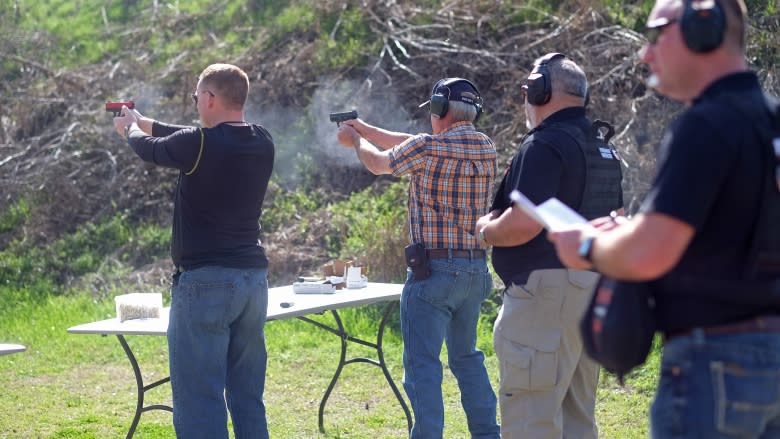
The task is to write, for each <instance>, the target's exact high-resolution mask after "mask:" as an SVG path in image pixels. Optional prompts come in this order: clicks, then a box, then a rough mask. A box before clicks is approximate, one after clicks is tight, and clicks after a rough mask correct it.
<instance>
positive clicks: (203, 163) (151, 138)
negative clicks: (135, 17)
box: [114, 64, 274, 439]
mask: <svg viewBox="0 0 780 439" xmlns="http://www.w3.org/2000/svg"><path fill="white" fill-rule="evenodd" d="M248 93H249V79H248V77H247V75H246V73H244V71H243V70H241V69H240V68H238V67H236V66H233V65H230V64H213V65H210V66H208V67H206V69H205V70H203V72H202V73H201V74H200V77H199V79H198V83H197V87H196V89H195V92H194V93H192V99H193V101H194V103H195V106H196V107H197V110H198V114H199V116H200V120H201V124H202V127H190V126H180V125H172V124H167V123H162V122H159V121H156V120H154V119H151V118H148V117H143V116H141V114H140V113H138V112H137V111H135V110H129V109H127V108H126V107H125V108H123V109H122V113H121V115H120V116H119V117H116V118H114V126H115V127H116V130H117V132H118V133H119V134H120V135H121V136H123V137H126V138H127V141H128V143H129V144H130V146H131V147H132V148H133V150H134V151H135V153H136V154H137V155H138V156H139V157H140V158H141V159H142V160H144V161H146V162H150V163H154V164H156V165H158V166H162V167H166V168H172V169H178V170H179V177H178V183H177V188H176V195H175V201H174V211H173V234H172V241H171V257H172V259H173V263H174V265H175V267H176V272H175V274H174V276H173V285H172V288H171V299H172V302H171V312H170V323H169V325H168V350H169V362H170V376H171V387H172V390H173V424H174V427H175V429H176V435H177V436H178V437H181V438H225V439H227V437H228V431H227V411H226V409H225V407H226V405H227V409H228V410H230V413H231V417H232V421H233V431H234V433H235V437H236V438H267V437H268V427H267V423H266V415H265V405H264V403H263V389H264V385H265V371H266V362H267V356H266V349H265V336H264V332H263V328H264V324H265V317H266V309H267V302H268V282H267V272H268V260H267V259H266V255H265V251H264V249H263V247H262V246H261V244H260V242H259V240H258V238H259V234H260V226H259V224H260V223H259V220H260V214H261V210H262V205H263V199H264V198H265V192H266V189H267V187H268V180H269V179H270V177H271V171H272V169H273V162H274V143H273V140H272V138H271V135H270V134H269V133H268V131H266V129H265V128H263V127H262V126H260V125H256V124H251V123H249V122H246V121H245V120H244V104H245V102H246V99H247V95H248Z"/></svg>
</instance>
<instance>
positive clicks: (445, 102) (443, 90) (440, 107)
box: [430, 78, 482, 122]
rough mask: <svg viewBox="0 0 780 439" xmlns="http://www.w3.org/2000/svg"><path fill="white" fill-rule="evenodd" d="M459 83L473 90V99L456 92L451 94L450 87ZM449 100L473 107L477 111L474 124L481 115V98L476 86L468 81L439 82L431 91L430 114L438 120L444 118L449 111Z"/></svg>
mask: <svg viewBox="0 0 780 439" xmlns="http://www.w3.org/2000/svg"><path fill="white" fill-rule="evenodd" d="M461 82H462V83H466V84H468V85H469V87H470V88H471V89H472V90H473V96H474V97H471V96H468V95H465V94H463V93H462V92H457V91H455V92H454V93H453V91H452V88H453V87H452V86H453V85H455V84H457V83H461ZM450 100H453V101H461V102H465V103H467V104H471V105H473V106H474V107H475V108H476V109H477V116H476V117H475V118H474V122H476V121H477V119H479V115H480V114H482V97H481V96H480V95H479V90H477V86H476V85H474V83H472V82H471V81H469V80H468V79H463V78H447V79H441V80H439V81H438V82H437V83H436V84H435V85H434V86H433V89H432V90H431V99H430V110H431V114H433V115H435V116H437V117H439V118H441V117H444V116H445V115H446V114H447V110H449V107H450Z"/></svg>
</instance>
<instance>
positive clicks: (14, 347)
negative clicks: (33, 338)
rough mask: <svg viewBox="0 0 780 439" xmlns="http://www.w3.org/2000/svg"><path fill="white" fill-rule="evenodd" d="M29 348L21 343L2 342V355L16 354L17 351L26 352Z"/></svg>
mask: <svg viewBox="0 0 780 439" xmlns="http://www.w3.org/2000/svg"><path fill="white" fill-rule="evenodd" d="M26 350H27V348H26V347H24V345H20V344H9V343H0V355H8V354H14V353H16V352H24V351H26Z"/></svg>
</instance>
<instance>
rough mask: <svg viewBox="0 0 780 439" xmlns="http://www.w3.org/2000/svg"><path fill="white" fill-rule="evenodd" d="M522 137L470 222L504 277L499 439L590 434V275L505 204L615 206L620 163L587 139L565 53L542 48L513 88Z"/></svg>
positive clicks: (595, 210) (581, 86) (582, 81)
mask: <svg viewBox="0 0 780 439" xmlns="http://www.w3.org/2000/svg"><path fill="white" fill-rule="evenodd" d="M520 96H521V98H522V100H523V102H524V104H525V105H524V107H525V114H526V124H527V126H528V128H529V130H530V131H528V133H526V134H525V136H524V137H523V140H522V142H521V145H520V147H519V148H518V151H517V154H516V155H515V157H514V158H513V160H512V163H511V164H510V167H509V169H508V170H507V172H506V174H505V175H504V179H503V181H502V182H501V184H500V186H499V188H498V191H497V193H496V195H495V198H494V200H493V205H492V207H491V209H490V213H489V214H488V215H485V216H483V217H482V218H480V219H479V221H478V222H477V224H476V228H477V230H478V233H479V234H480V235H481V236H482V239H483V241H484V242H486V243H487V244H489V245H492V246H493V268H495V270H496V273H498V275H499V276H500V277H501V280H502V281H503V282H504V285H505V290H504V293H503V303H502V305H501V309H500V310H499V313H498V317H497V319H496V322H495V327H494V334H493V344H494V348H495V352H496V356H497V357H498V359H499V371H500V383H499V407H500V409H501V437H502V438H505V439H507V438H546V439H547V438H549V439H553V438H559V439H560V438H577V439H595V438H596V436H597V432H596V423H595V419H594V411H595V405H596V387H597V384H598V376H599V368H598V365H597V364H596V363H595V362H594V361H593V360H591V359H590V358H588V357H587V356H586V354H585V353H584V352H583V349H582V340H581V338H580V336H579V332H578V331H577V328H578V323H579V319H580V317H581V315H582V312H583V311H584V310H585V307H586V305H587V304H588V300H589V299H590V297H591V291H592V288H593V286H594V284H595V282H596V280H597V278H598V275H597V274H596V273H594V272H591V271H586V270H567V269H566V268H565V267H564V266H563V264H562V263H561V262H560V261H559V260H558V258H557V257H556V255H555V248H554V247H553V246H552V244H551V243H550V242H548V241H547V239H546V238H545V235H544V233H542V225H541V224H539V223H538V222H536V221H535V220H534V219H533V218H531V217H530V216H528V215H526V214H525V213H524V212H523V211H522V209H520V208H519V207H518V206H516V205H513V204H512V200H511V199H510V193H511V192H512V191H513V190H518V191H520V192H521V193H523V194H524V195H525V196H526V197H527V198H529V199H530V200H531V201H532V202H533V203H535V204H539V203H542V202H544V201H546V200H547V199H549V198H552V197H555V198H557V199H559V200H560V201H561V202H563V203H565V204H566V205H568V206H570V207H571V208H572V209H574V210H576V211H578V212H579V213H580V214H582V215H583V216H585V217H586V218H595V217H597V216H604V215H607V214H609V213H610V211H620V209H621V208H622V207H623V192H622V190H621V186H620V182H621V178H622V177H621V171H620V162H619V160H618V158H617V156H616V155H614V154H613V153H612V150H611V149H608V148H603V150H602V148H600V147H598V146H597V145H594V144H593V143H592V142H590V141H587V139H590V135H591V134H590V133H591V127H592V124H591V121H590V120H589V119H588V118H587V117H586V115H585V105H586V103H587V97H588V81H587V79H586V77H585V73H584V72H583V71H582V68H580V67H579V66H578V65H577V64H576V63H575V62H574V61H573V60H571V59H569V58H567V57H566V56H564V55H563V54H560V53H549V54H547V55H545V56H543V57H541V58H539V59H537V60H536V62H535V63H534V67H533V70H532V71H531V73H530V74H529V76H528V78H527V80H526V82H525V84H524V85H523V86H522V88H521V90H520Z"/></svg>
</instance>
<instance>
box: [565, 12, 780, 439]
mask: <svg viewBox="0 0 780 439" xmlns="http://www.w3.org/2000/svg"><path fill="white" fill-rule="evenodd" d="M745 15H746V8H745V5H744V3H743V2H742V0H718V1H708V2H699V1H695V2H694V1H688V2H679V1H675V0H657V1H656V4H655V6H654V8H653V10H652V11H651V12H650V17H649V19H648V21H647V28H648V40H649V43H648V44H647V45H646V46H645V47H644V48H643V51H642V60H643V62H645V63H646V64H648V66H649V68H650V71H651V72H652V76H651V77H650V80H649V81H648V84H649V85H651V86H652V87H654V88H655V89H656V90H657V91H658V92H659V93H661V94H663V95H665V96H667V97H670V98H672V99H675V100H678V101H681V102H684V103H686V104H687V106H688V108H687V109H686V110H685V111H684V112H683V113H682V114H681V115H680V116H679V117H678V118H677V120H675V121H674V122H673V123H672V125H671V126H670V127H669V128H668V130H667V132H666V133H665V135H664V137H663V140H662V141H661V146H660V150H659V161H658V174H657V176H656V178H655V180H654V182H653V185H652V187H651V189H650V192H649V194H648V196H647V198H646V199H645V201H644V203H643V204H642V206H641V208H640V213H639V214H637V215H636V216H634V217H633V218H632V219H631V220H630V221H625V222H623V223H622V224H620V225H617V226H616V227H614V228H609V230H607V229H604V228H602V230H600V231H598V232H591V231H586V230H584V229H582V228H576V229H574V230H568V231H564V232H559V233H553V234H551V235H550V239H552V240H553V241H554V242H555V244H556V248H557V251H558V254H559V256H560V257H561V260H563V261H564V263H566V265H567V266H569V267H574V268H590V267H593V268H595V269H597V270H598V271H600V272H603V273H604V274H606V275H609V276H611V277H614V278H617V279H623V280H634V281H645V280H653V281H652V282H651V283H650V286H651V290H652V292H653V294H654V296H655V312H654V315H655V320H656V322H655V323H656V327H657V328H658V329H659V330H660V331H661V332H663V333H664V335H665V338H666V340H665V343H664V352H663V360H662V363H661V373H660V382H659V384H658V393H657V395H656V398H655V401H654V403H653V406H652V411H651V430H652V434H653V437H654V438H669V437H675V438H708V439H709V438H726V437H729V438H731V437H740V438H777V437H780V317H778V313H780V304H779V303H778V299H777V298H778V297H779V296H780V291H778V288H777V285H778V280H780V266H778V264H777V263H775V265H771V264H769V265H766V266H763V265H758V264H754V263H753V262H752V261H753V259H754V258H753V253H754V251H753V250H751V247H752V245H753V237H754V233H758V234H759V236H758V237H759V241H766V240H767V239H769V240H770V241H771V240H772V239H774V240H775V242H776V241H777V240H776V237H777V236H778V235H777V234H778V230H777V227H778V222H774V224H769V227H768V229H765V228H763V227H761V223H762V221H764V219H765V217H766V212H771V211H772V206H774V209H775V210H774V211H775V212H777V208H778V204H779V203H780V201H778V198H779V197H780V195H779V194H778V193H777V190H778V189H777V186H776V182H775V178H776V177H775V175H774V174H775V172H776V171H775V169H780V168H776V166H777V164H776V163H775V158H774V154H773V152H772V140H771V135H766V134H764V133H763V132H762V131H763V127H767V128H768V127H769V126H771V125H770V123H771V122H770V117H769V111H768V110H766V109H767V108H769V105H768V104H772V105H773V106H775V107H776V106H777V100H776V99H773V98H771V97H768V98H767V99H765V97H764V96H763V93H762V90H761V86H760V85H759V81H758V77H757V76H756V75H755V73H753V72H751V71H750V70H749V69H748V66H747V64H746V61H745V60H746V57H745V28H746V25H745ZM769 132H770V133H771V130H770V131H769ZM774 135H775V136H778V135H780V134H778V133H777V132H775V134H774ZM774 142H775V144H776V145H777V146H775V148H778V149H780V138H778V139H775V140H774ZM777 152H778V153H780V150H778V151H777ZM761 234H763V237H762V236H760V235H761ZM772 251H774V253H775V256H776V255H777V253H778V252H779V251H780V249H778V248H775V249H769V252H770V253H771V252H772ZM767 260H769V261H771V259H767ZM775 261H777V259H775ZM773 285H774V287H773Z"/></svg>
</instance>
